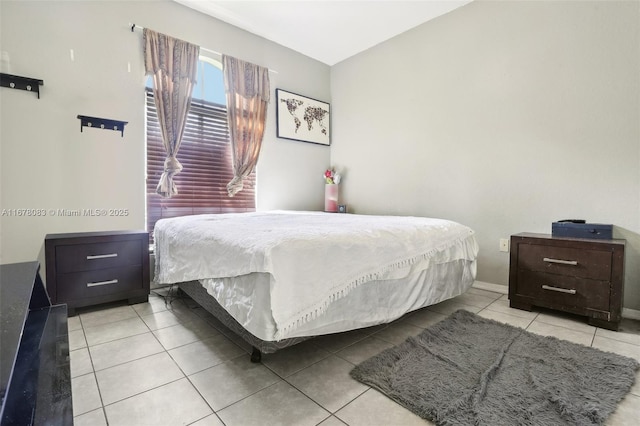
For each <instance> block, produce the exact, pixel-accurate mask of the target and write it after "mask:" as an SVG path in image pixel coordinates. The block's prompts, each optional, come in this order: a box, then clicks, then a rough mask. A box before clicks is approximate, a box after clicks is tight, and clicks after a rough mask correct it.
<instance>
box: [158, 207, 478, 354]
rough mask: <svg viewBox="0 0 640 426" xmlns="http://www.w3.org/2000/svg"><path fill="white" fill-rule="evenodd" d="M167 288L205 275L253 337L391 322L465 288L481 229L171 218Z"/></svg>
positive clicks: (161, 260)
mask: <svg viewBox="0 0 640 426" xmlns="http://www.w3.org/2000/svg"><path fill="white" fill-rule="evenodd" d="M155 242H156V274H155V279H156V282H157V283H159V284H171V283H180V282H188V281H195V280H199V281H200V282H201V283H202V284H203V285H204V286H205V288H206V289H207V292H208V293H209V294H211V295H212V297H214V298H215V299H216V300H217V301H218V303H219V304H220V305H221V306H222V307H224V308H225V309H226V310H227V311H228V312H229V313H230V314H231V315H232V317H233V318H234V319H235V320H237V321H238V322H239V323H240V324H242V326H243V327H245V328H246V329H247V330H249V331H250V332H251V333H253V334H255V336H257V337H259V338H260V339H263V340H268V341H278V340H282V339H288V338H292V337H299V336H308V335H317V334H326V333H333V332H337V331H345V330H347V329H353V328H360V327H364V326H368V325H374V324H377V323H380V322H387V321H391V320H393V319H395V318H397V317H399V316H401V315H402V314H404V313H406V312H409V311H410V310H413V309H417V308H420V307H422V306H426V305H428V304H433V303H437V302H439V301H442V300H445V299H447V298H450V297H454V296H456V295H458V294H461V293H462V292H463V291H465V290H466V289H467V288H468V287H469V286H470V285H471V284H472V283H473V279H474V277H475V271H476V257H477V253H478V245H477V243H476V240H475V237H474V232H473V231H472V230H471V229H470V228H468V227H466V226H464V225H461V224H458V223H456V222H453V221H448V220H443V219H432V218H417V217H400V216H368V215H350V214H331V213H320V212H260V213H241V214H221V215H198V216H186V217H179V218H172V219H163V220H160V221H158V222H157V224H156V227H155Z"/></svg>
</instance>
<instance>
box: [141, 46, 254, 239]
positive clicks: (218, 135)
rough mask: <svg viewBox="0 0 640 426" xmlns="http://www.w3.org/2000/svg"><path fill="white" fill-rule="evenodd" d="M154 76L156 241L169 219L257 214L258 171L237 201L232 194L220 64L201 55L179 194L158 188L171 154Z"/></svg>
mask: <svg viewBox="0 0 640 426" xmlns="http://www.w3.org/2000/svg"><path fill="white" fill-rule="evenodd" d="M152 84H153V83H151V77H149V80H148V81H147V89H146V110H147V185H146V186H147V231H149V233H150V234H151V239H152V240H153V228H154V226H155V223H156V221H158V220H159V219H162V218H167V217H177V216H186V215H192V214H203V213H238V212H250V211H255V172H254V173H252V174H251V176H249V178H248V179H247V180H245V184H244V189H243V190H242V191H241V192H239V193H238V194H236V196H235V197H229V196H228V195H227V183H229V181H230V180H231V179H232V178H233V169H232V167H231V146H230V143H229V128H228V126H227V108H226V105H225V104H226V101H225V95H224V86H223V80H222V69H221V66H220V64H219V63H216V62H214V61H212V60H211V59H208V58H204V57H200V61H199V63H198V76H197V84H196V85H195V87H194V89H193V94H192V100H191V107H190V109H189V113H188V116H187V125H186V128H185V131H184V136H183V137H182V143H181V145H180V150H179V151H178V161H180V163H181V164H182V167H183V169H182V172H180V173H178V174H177V175H176V176H175V177H174V181H175V183H176V185H177V187H178V194H177V195H175V196H174V197H172V198H162V197H161V196H160V195H158V194H156V187H157V185H158V181H159V180H160V176H161V175H162V172H163V170H164V159H165V157H166V153H165V150H164V146H163V144H162V135H161V133H160V125H159V123H158V116H157V112H156V107H155V102H154V100H153V90H152V87H153V86H152Z"/></svg>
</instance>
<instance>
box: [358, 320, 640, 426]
mask: <svg viewBox="0 0 640 426" xmlns="http://www.w3.org/2000/svg"><path fill="white" fill-rule="evenodd" d="M638 368H639V364H638V362H637V361H636V360H634V359H631V358H627V357H624V356H621V355H616V354H613V353H609V352H603V351H600V350H598V349H595V348H591V347H587V346H582V345H577V344H575V343H571V342H567V341H563V340H559V339H556V338H554V337H543V336H539V335H536V334H533V333H530V332H527V331H524V330H523V329H521V328H517V327H512V326H509V325H506V324H502V323H499V322H497V321H492V320H489V319H485V318H482V317H480V316H478V315H475V314H472V313H470V312H467V311H464V310H459V311H457V312H455V313H454V314H452V315H451V316H449V317H448V318H446V319H444V320H442V321H441V322H439V323H437V324H435V325H433V326H431V327H430V328H428V329H426V330H425V331H423V332H422V333H421V334H419V335H417V336H415V337H410V338H409V339H407V340H406V341H405V342H404V343H402V344H400V345H398V346H395V347H393V348H390V349H387V350H385V351H383V352H381V353H380V354H378V355H376V356H374V357H372V358H370V359H368V360H366V361H364V362H362V363H361V364H360V365H358V366H357V367H355V368H354V369H353V370H352V371H351V376H352V377H353V378H355V379H356V380H359V381H361V382H362V383H365V384H367V385H370V386H372V387H373V388H375V389H378V390H380V391H381V392H383V393H384V394H386V395H387V396H388V397H389V398H391V399H393V400H394V401H396V402H398V403H399V404H401V405H403V406H405V407H406V408H408V409H409V410H411V411H413V412H414V413H416V414H417V415H419V416H421V417H422V418H425V419H428V420H431V421H433V422H435V423H436V424H438V425H492V426H494V425H567V424H570V425H599V424H603V423H604V422H605V420H606V419H607V417H608V416H609V415H610V414H611V413H613V411H615V409H616V405H617V404H618V402H620V400H621V399H622V398H623V397H624V396H625V395H626V394H627V392H629V390H630V389H631V386H632V385H633V382H634V378H635V371H636V370H637V369H638Z"/></svg>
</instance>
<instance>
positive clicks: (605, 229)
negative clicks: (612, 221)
mask: <svg viewBox="0 0 640 426" xmlns="http://www.w3.org/2000/svg"><path fill="white" fill-rule="evenodd" d="M551 235H552V236H554V237H567V238H588V239H596V240H610V239H612V238H613V225H608V224H604V223H572V222H553V223H552V224H551Z"/></svg>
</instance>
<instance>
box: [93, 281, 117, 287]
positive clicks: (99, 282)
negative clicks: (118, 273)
mask: <svg viewBox="0 0 640 426" xmlns="http://www.w3.org/2000/svg"><path fill="white" fill-rule="evenodd" d="M109 284H118V280H109V281H98V282H97V283H87V287H97V286H99V285H109Z"/></svg>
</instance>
